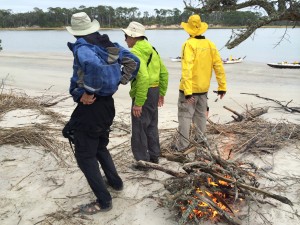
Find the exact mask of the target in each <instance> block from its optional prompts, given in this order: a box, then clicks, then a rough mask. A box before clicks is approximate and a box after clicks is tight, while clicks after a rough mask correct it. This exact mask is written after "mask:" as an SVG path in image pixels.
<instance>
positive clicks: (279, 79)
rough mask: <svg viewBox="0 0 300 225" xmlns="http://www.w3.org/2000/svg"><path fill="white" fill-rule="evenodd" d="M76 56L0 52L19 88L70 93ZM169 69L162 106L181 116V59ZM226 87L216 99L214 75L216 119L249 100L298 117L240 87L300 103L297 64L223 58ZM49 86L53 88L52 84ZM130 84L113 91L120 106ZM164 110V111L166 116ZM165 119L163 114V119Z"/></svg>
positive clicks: (5, 72) (126, 104) (125, 104)
mask: <svg viewBox="0 0 300 225" xmlns="http://www.w3.org/2000/svg"><path fill="white" fill-rule="evenodd" d="M72 62H73V57H72V54H71V53H63V54H58V53H46V52H42V53H22V52H16V53H4V52H1V54H0V67H1V72H0V78H1V79H2V80H3V79H5V77H6V76H8V78H7V80H6V81H5V83H6V84H7V85H8V86H10V87H14V88H17V89H22V90H25V91H26V90H27V91H28V90H30V91H35V92H39V93H41V92H42V93H43V92H45V90H48V91H47V92H49V93H51V92H53V93H57V94H64V95H68V88H69V80H70V78H71V74H72ZM164 63H165V65H166V67H167V69H168V71H169V86H168V91H167V94H166V97H165V106H164V107H162V108H160V109H159V111H160V112H162V114H163V117H165V118H164V119H168V121H174V120H175V121H176V120H177V99H178V92H179V90H178V86H179V80H180V77H181V64H180V63H178V62H172V61H171V60H169V59H164ZM224 68H225V72H226V75H227V86H228V87H227V88H228V92H227V94H226V96H225V98H224V99H222V100H220V99H218V100H217V96H216V95H215V94H214V93H213V90H216V89H217V86H218V85H217V82H216V79H215V77H214V75H213V76H212V82H211V87H210V90H209V92H208V98H209V99H208V104H209V106H210V109H211V112H210V117H211V119H212V121H216V122H222V123H226V122H228V121H231V120H232V118H231V113H230V112H228V111H227V110H225V109H224V108H223V106H227V107H229V108H231V109H233V110H236V111H238V112H241V111H244V109H245V108H246V107H250V106H252V105H253V106H254V107H257V106H270V107H271V108H270V110H269V112H270V113H269V116H270V117H272V118H273V119H275V120H276V119H283V118H286V117H287V116H290V117H291V118H292V120H293V121H294V122H297V121H298V122H299V121H300V119H299V118H297V115H296V114H294V115H289V114H288V113H286V112H284V110H276V107H278V105H276V104H275V103H274V102H271V101H266V100H263V99H259V98H257V97H255V96H249V95H245V94H241V93H252V94H258V95H260V96H262V97H266V98H271V99H276V100H278V101H280V102H285V103H288V102H290V103H289V106H300V100H299V96H300V89H299V83H300V76H299V70H297V69H276V68H272V67H269V66H268V65H266V64H265V63H259V62H249V61H244V62H242V63H237V64H225V65H224ZM50 87H51V88H50ZM129 88H130V85H125V86H123V85H121V86H119V90H118V91H117V92H116V94H115V95H114V97H115V102H116V106H117V107H118V108H119V110H120V111H123V110H124V109H126V111H127V109H128V108H130V105H131V99H130V97H129V94H128V93H129ZM165 114H166V116H165ZM164 119H162V120H164Z"/></svg>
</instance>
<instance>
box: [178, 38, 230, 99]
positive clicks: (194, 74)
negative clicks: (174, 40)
mask: <svg viewBox="0 0 300 225" xmlns="http://www.w3.org/2000/svg"><path fill="white" fill-rule="evenodd" d="M181 66H182V76H181V80H180V85H179V89H180V90H181V91H183V92H184V95H185V96H187V95H192V94H201V93H206V92H208V90H209V87H210V80H211V76H212V71H213V70H214V71H215V74H216V78H217V82H218V86H219V87H218V91H226V75H225V70H224V67H223V62H222V59H221V57H220V53H219V51H218V49H217V48H216V46H215V44H214V43H213V42H211V41H210V40H208V39H204V38H203V39H197V38H194V37H190V38H189V39H188V40H187V41H186V42H185V43H184V44H183V46H182V53H181Z"/></svg>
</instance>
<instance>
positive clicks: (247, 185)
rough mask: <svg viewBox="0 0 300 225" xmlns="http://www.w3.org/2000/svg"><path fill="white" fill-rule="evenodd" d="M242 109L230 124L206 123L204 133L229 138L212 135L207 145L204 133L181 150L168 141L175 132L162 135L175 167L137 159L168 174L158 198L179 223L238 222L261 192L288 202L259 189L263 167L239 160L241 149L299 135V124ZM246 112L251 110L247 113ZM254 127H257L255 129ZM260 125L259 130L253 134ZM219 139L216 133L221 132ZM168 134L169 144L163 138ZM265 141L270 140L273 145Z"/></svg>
mask: <svg viewBox="0 0 300 225" xmlns="http://www.w3.org/2000/svg"><path fill="white" fill-rule="evenodd" d="M255 112H259V113H258V114H257V116H259V115H261V112H263V113H265V112H267V110H257V109H255ZM243 115H244V116H240V118H241V120H240V121H235V122H234V123H232V124H230V125H217V124H210V126H209V127H208V132H210V133H209V134H213V135H215V134H218V135H219V134H225V135H224V136H225V137H224V138H229V139H230V138H231V140H230V141H229V143H228V142H227V143H226V142H225V144H223V145H222V144H220V143H216V141H215V140H216V139H211V140H213V141H214V142H215V143H214V145H211V144H210V143H209V142H210V141H207V140H206V139H203V142H204V143H203V142H202V143H200V144H199V143H197V142H195V141H193V138H191V140H190V146H189V149H187V150H185V151H184V152H174V151H172V150H171V148H170V145H171V143H173V142H174V136H175V138H176V135H177V136H178V134H176V135H174V133H173V136H172V137H173V138H172V137H170V136H169V137H167V135H166V136H163V138H164V140H163V144H162V149H163V152H162V155H163V156H164V157H165V158H167V159H168V160H172V161H176V162H180V163H182V165H183V166H182V167H181V168H182V170H180V171H174V170H172V169H169V168H166V167H164V166H162V165H157V164H152V163H148V162H143V161H139V162H138V163H139V165H141V166H145V167H151V168H154V169H156V170H160V171H163V172H165V173H168V174H170V175H172V177H171V178H169V179H168V180H167V181H166V182H165V189H166V190H168V191H169V194H167V195H166V196H165V198H163V199H162V205H163V206H167V207H168V208H171V209H173V210H174V211H175V214H176V215H177V217H178V219H179V224H199V223H200V222H201V221H207V220H209V221H212V222H214V223H217V222H225V223H226V224H230V225H239V224H241V223H242V222H241V218H242V217H245V216H246V217H247V215H244V214H245V213H244V214H241V213H242V212H241V211H240V209H243V208H245V206H247V205H248V206H249V205H250V204H251V203H255V204H257V205H259V204H265V203H268V202H267V201H266V200H265V199H266V198H273V199H275V200H277V201H280V202H282V203H284V204H288V205H290V206H292V205H293V203H292V202H291V201H290V200H289V199H288V198H286V197H284V196H280V195H277V194H274V193H272V192H268V191H265V190H264V189H260V188H259V187H260V183H259V182H258V180H259V179H260V178H262V177H264V178H266V175H265V173H263V171H262V170H260V169H259V168H258V167H257V166H256V165H255V164H254V163H253V162H247V161H245V160H240V158H241V157H240V155H241V154H242V155H243V154H246V153H247V152H248V153H250V152H251V151H253V152H256V153H257V152H258V150H259V149H260V148H262V149H263V150H264V151H265V152H270V153H271V152H272V151H273V152H274V151H275V150H276V149H279V148H280V146H282V145H283V144H284V143H285V141H286V140H292V139H299V130H300V129H299V128H300V127H299V126H298V125H295V124H285V123H281V124H279V123H278V124H277V125H276V126H275V128H274V124H271V123H268V122H266V121H263V120H261V119H258V118H254V117H253V115H254V113H253V111H252V113H249V112H248V113H245V114H243ZM246 115H251V118H250V117H247V116H246ZM230 127H232V128H233V129H230ZM248 127H249V129H248ZM255 128H256V129H259V130H260V131H256V130H255ZM275 129H277V130H276V132H274V130H275ZM261 130H263V132H264V135H257V134H259V133H260V132H261ZM235 131H236V132H235ZM241 131H243V132H241ZM193 132H197V131H191V136H192V137H193ZM247 132H249V136H248V134H247ZM275 133H276V135H275ZM269 134H270V135H269ZM253 135H254V137H255V138H253ZM274 136H275V137H274ZM232 137H234V138H235V139H236V140H234V139H232ZM218 139H221V138H220V136H218ZM275 139H276V140H275ZM167 140H168V144H166V142H167ZM223 140H224V139H223ZM253 140H255V141H253ZM220 142H222V141H220ZM270 142H272V143H273V144H272V146H271V145H270ZM223 143H224V142H223ZM228 146H230V150H228ZM241 146H242V147H241ZM265 146H267V147H265ZM270 146H271V147H270ZM266 150H267V151H266ZM224 152H227V155H224ZM267 179H268V178H267Z"/></svg>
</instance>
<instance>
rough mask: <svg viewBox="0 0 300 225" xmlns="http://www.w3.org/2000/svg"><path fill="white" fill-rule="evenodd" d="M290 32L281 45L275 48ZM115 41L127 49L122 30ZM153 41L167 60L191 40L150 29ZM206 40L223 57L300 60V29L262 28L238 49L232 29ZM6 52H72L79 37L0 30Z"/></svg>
mask: <svg viewBox="0 0 300 225" xmlns="http://www.w3.org/2000/svg"><path fill="white" fill-rule="evenodd" d="M285 32H287V34H286V37H285V39H283V40H282V42H281V43H280V45H279V46H277V47H274V46H275V45H276V44H277V43H278V42H279V41H280V40H281V38H282V36H283V35H284V33H285ZM101 33H106V34H108V35H109V37H110V39H111V40H112V41H114V42H118V43H119V44H121V45H123V46H124V47H127V46H126V43H125V40H124V34H123V32H122V31H121V30H103V31H101ZM146 35H147V37H148V39H149V41H150V42H151V43H152V44H153V46H154V47H155V48H156V49H157V51H158V52H159V53H160V55H161V57H162V58H164V59H167V58H169V57H176V56H179V55H180V51H181V45H182V44H183V42H184V41H185V40H186V39H187V38H188V35H187V33H186V32H185V31H184V30H147V31H146ZM205 36H206V38H209V39H210V40H212V41H213V42H214V43H215V44H216V46H217V47H218V49H219V50H220V53H221V56H222V58H227V57H229V56H230V55H232V56H233V57H244V56H246V58H245V60H248V61H253V62H263V63H267V62H281V61H289V62H292V61H300V38H299V37H300V28H295V29H291V28H290V29H287V30H286V29H285V28H264V29H263V28H261V29H258V30H257V31H256V32H255V34H254V35H252V37H250V38H248V39H247V40H246V41H244V42H243V43H242V44H240V45H239V46H238V47H236V48H234V49H231V50H228V49H227V48H226V47H224V46H225V43H226V42H227V41H228V38H229V37H230V36H231V29H209V30H208V31H207V32H206V33H205ZM0 39H2V47H3V51H4V52H31V53H32V52H51V53H63V52H68V51H69V49H68V48H67V45H66V43H67V42H69V41H70V42H74V41H75V38H74V37H73V36H72V35H70V34H69V33H68V32H67V31H0Z"/></svg>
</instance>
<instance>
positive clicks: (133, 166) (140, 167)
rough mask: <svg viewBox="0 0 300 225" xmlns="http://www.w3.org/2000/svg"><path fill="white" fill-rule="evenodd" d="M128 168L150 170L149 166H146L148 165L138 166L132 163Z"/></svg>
mask: <svg viewBox="0 0 300 225" xmlns="http://www.w3.org/2000/svg"><path fill="white" fill-rule="evenodd" d="M130 168H131V169H132V170H135V171H149V170H150V168H148V167H143V166H139V165H137V164H132V165H131V167H130Z"/></svg>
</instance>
